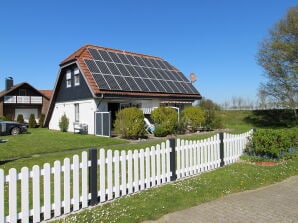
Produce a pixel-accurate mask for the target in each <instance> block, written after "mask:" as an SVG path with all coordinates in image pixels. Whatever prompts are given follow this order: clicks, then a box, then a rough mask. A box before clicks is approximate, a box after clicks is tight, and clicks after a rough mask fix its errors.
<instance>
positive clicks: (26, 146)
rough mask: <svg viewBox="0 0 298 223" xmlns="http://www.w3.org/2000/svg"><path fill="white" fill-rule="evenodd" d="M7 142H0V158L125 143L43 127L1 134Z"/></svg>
mask: <svg viewBox="0 0 298 223" xmlns="http://www.w3.org/2000/svg"><path fill="white" fill-rule="evenodd" d="M1 138H2V139H8V142H6V143H1V144H0V160H5V159H14V158H19V157H26V156H32V155H36V154H44V153H53V152H61V151H66V150H76V149H82V148H91V147H96V148H99V147H104V146H109V145H115V144H122V143H126V142H127V141H126V140H121V139H117V138H107V137H98V136H92V135H81V134H73V133H66V132H59V131H52V130H48V129H44V128H37V129H29V133H28V134H21V135H17V136H11V135H8V136H1Z"/></svg>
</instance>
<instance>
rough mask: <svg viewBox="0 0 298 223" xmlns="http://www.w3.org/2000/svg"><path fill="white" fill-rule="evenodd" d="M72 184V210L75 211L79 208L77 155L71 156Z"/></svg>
mask: <svg viewBox="0 0 298 223" xmlns="http://www.w3.org/2000/svg"><path fill="white" fill-rule="evenodd" d="M72 186H73V189H72V192H73V210H74V211H77V210H79V209H80V160H79V156H78V155H74V156H73V177H72Z"/></svg>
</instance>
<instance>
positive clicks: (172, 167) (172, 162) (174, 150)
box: [169, 138, 177, 181]
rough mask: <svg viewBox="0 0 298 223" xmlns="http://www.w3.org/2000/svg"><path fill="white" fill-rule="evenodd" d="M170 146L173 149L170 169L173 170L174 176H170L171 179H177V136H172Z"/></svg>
mask: <svg viewBox="0 0 298 223" xmlns="http://www.w3.org/2000/svg"><path fill="white" fill-rule="evenodd" d="M169 141H170V147H171V149H172V151H171V152H170V170H171V172H172V176H171V178H170V180H171V181H175V180H176V179H177V174H176V141H175V138H170V139H169Z"/></svg>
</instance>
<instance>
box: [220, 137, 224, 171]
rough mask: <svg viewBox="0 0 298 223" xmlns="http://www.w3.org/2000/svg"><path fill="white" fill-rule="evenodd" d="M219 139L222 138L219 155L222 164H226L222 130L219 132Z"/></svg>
mask: <svg viewBox="0 0 298 223" xmlns="http://www.w3.org/2000/svg"><path fill="white" fill-rule="evenodd" d="M219 140H220V144H219V154H220V155H219V157H220V166H221V167H222V166H224V165H225V161H224V158H225V156H224V142H223V140H224V133H223V132H220V133H219Z"/></svg>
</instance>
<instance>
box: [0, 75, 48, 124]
mask: <svg viewBox="0 0 298 223" xmlns="http://www.w3.org/2000/svg"><path fill="white" fill-rule="evenodd" d="M51 94H52V91H51V90H44V91H39V90H37V89H35V88H34V87H32V86H31V85H30V84H28V83H26V82H22V83H20V84H16V85H14V83H13V78H12V77H9V78H6V79H5V90H4V91H2V92H0V117H3V116H5V117H7V116H11V118H12V119H13V120H16V119H17V116H18V115H19V114H22V115H23V117H24V120H25V121H26V122H28V121H29V117H30V115H31V114H34V116H35V118H36V119H37V120H38V118H39V117H40V115H41V114H46V112H47V110H48V106H49V103H50V98H51Z"/></svg>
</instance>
